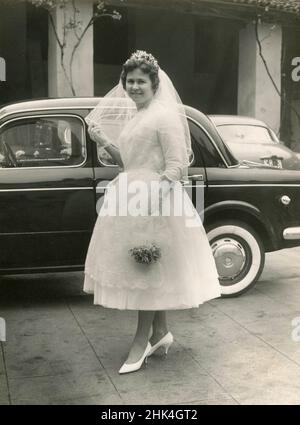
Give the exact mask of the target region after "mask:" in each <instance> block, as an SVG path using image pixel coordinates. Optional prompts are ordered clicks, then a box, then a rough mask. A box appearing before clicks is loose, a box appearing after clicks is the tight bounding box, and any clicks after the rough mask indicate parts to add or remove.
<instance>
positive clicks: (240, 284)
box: [207, 220, 265, 297]
mask: <svg viewBox="0 0 300 425" xmlns="http://www.w3.org/2000/svg"><path fill="white" fill-rule="evenodd" d="M207 237H208V240H209V243H210V246H211V248H212V251H213V255H214V259H215V262H216V266H217V270H218V273H219V280H220V284H221V285H222V290H221V293H222V296H225V297H226V296H227V297H230V296H231V297H232V296H237V295H240V294H242V293H243V292H246V291H247V290H248V289H250V288H251V287H252V286H253V285H254V284H255V282H256V281H257V279H258V278H259V276H260V275H261V272H262V270H263V267H264V264H265V251H264V246H263V243H262V241H261V238H260V237H259V235H258V234H257V233H256V232H255V230H254V229H252V227H250V226H249V225H248V224H246V223H243V222H239V221H235V220H230V221H229V220H226V221H225V220H224V221H220V222H216V223H213V224H211V225H209V226H208V228H207Z"/></svg>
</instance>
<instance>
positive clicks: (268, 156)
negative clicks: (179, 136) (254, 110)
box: [209, 115, 300, 170]
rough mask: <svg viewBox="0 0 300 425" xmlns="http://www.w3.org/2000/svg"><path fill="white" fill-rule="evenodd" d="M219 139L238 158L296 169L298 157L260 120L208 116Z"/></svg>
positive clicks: (230, 116) (231, 116)
mask: <svg viewBox="0 0 300 425" xmlns="http://www.w3.org/2000/svg"><path fill="white" fill-rule="evenodd" d="M209 118H210V119H211V120H212V121H213V123H214V124H215V125H216V127H217V130H218V132H219V134H220V136H221V137H222V139H223V141H224V142H225V143H226V144H227V145H228V146H229V148H230V149H231V151H232V152H233V154H234V156H235V157H236V158H237V159H239V160H240V161H244V162H247V161H251V162H258V163H263V164H267V165H270V166H272V167H277V168H285V169H287V170H300V156H299V154H298V153H296V152H293V151H292V150H291V149H289V148H288V147H287V146H285V145H284V143H283V142H281V141H280V140H279V139H278V137H277V136H276V134H275V132H274V131H273V130H272V129H271V128H270V127H269V126H268V125H267V124H266V123H264V122H263V121H260V120H257V119H255V118H250V117H243V116H239V115H209Z"/></svg>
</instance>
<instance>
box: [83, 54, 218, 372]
mask: <svg viewBox="0 0 300 425" xmlns="http://www.w3.org/2000/svg"><path fill="white" fill-rule="evenodd" d="M86 121H87V123H88V124H89V134H90V137H91V138H92V140H94V141H95V142H96V143H98V144H99V145H100V147H101V148H102V149H105V150H106V151H107V152H108V153H109V154H110V155H111V156H112V157H113V159H114V160H115V161H116V163H118V165H120V167H122V169H123V170H122V171H121V172H120V173H119V175H118V176H117V177H116V178H115V179H114V180H112V181H111V182H110V183H109V184H108V186H107V190H106V193H105V196H104V203H103V204H102V206H101V209H100V212H99V216H98V219H97V221H96V224H95V227H94V231H93V234H92V238H91V241H90V245H89V248H88V252H87V257H86V263H85V280H84V288H83V289H84V291H85V292H87V293H93V294H94V304H98V305H102V306H104V307H108V308H117V309H120V310H128V309H129V310H137V311H138V322H137V329H136V334H135V337H134V339H133V343H132V346H131V349H130V351H129V354H128V357H127V359H126V361H125V363H124V364H123V366H122V367H121V369H120V370H119V373H128V372H133V371H136V370H138V369H140V367H141V366H142V364H143V363H144V361H145V362H146V361H147V358H148V357H149V356H151V355H152V354H153V353H154V352H155V351H156V350H157V349H158V348H160V347H163V348H164V351H165V354H167V352H168V349H169V347H170V345H171V344H172V342H173V335H172V333H171V332H170V331H168V326H167V320H166V310H178V309H188V308H193V307H198V306H199V305H200V304H202V303H204V302H205V301H208V300H210V299H213V298H216V297H219V296H220V294H221V292H220V285H219V280H218V274H217V270H216V266H215V262H214V258H213V255H212V251H211V248H210V245H209V242H208V239H207V236H206V233H205V230H204V228H203V225H202V221H201V219H200V217H199V215H198V213H197V211H196V209H195V208H194V207H193V204H192V202H191V200H190V198H189V196H188V194H187V193H186V192H185V190H184V188H183V186H182V184H181V183H180V182H181V181H182V180H184V179H187V175H188V165H189V155H190V153H191V139H190V133H189V128H188V122H187V118H186V116H185V112H184V107H183V105H182V102H181V101H180V98H179V96H178V94H177V92H176V90H175V88H174V86H173V84H172V82H171V80H170V79H169V77H168V76H167V74H166V73H165V72H164V71H163V70H162V69H161V68H160V67H159V65H158V63H157V61H156V59H155V58H154V57H153V56H152V55H151V54H149V53H147V52H144V51H141V50H137V51H136V52H134V53H133V54H132V55H131V57H130V58H129V59H128V60H127V61H126V62H125V63H124V64H123V68H122V72H121V77H120V81H119V84H118V85H117V86H116V87H115V88H113V89H112V90H111V91H110V92H109V93H108V94H107V95H106V96H105V97H104V98H103V99H102V100H101V101H100V102H99V105H97V107H96V108H95V109H94V110H93V111H92V112H91V113H90V114H89V115H88V116H87V118H86ZM179 205H180V207H181V208H178V206H179ZM178 211H179V213H178Z"/></svg>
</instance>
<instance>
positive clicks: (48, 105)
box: [0, 96, 207, 120]
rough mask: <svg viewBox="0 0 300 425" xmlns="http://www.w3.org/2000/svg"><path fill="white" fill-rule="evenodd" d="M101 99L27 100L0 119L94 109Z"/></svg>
mask: <svg viewBox="0 0 300 425" xmlns="http://www.w3.org/2000/svg"><path fill="white" fill-rule="evenodd" d="M100 100H101V97H100V96H99V97H92V96H91V97H64V98H43V99H35V100H26V101H19V102H13V103H10V104H7V105H4V106H3V107H2V108H0V119H1V118H3V117H4V116H7V115H11V114H18V113H21V112H30V111H40V110H43V109H45V110H48V109H93V108H94V107H95V106H96V105H97V104H98V102H99V101H100ZM184 107H185V110H186V112H187V113H188V115H189V116H191V118H196V117H197V118H198V119H199V117H200V116H201V117H202V119H204V120H207V116H206V115H205V114H203V113H202V112H200V111H199V110H197V109H195V108H193V107H191V106H187V105H184Z"/></svg>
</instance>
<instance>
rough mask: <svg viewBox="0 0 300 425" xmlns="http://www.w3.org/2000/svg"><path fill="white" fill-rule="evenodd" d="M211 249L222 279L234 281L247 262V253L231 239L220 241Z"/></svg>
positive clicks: (214, 243)
mask: <svg viewBox="0 0 300 425" xmlns="http://www.w3.org/2000/svg"><path fill="white" fill-rule="evenodd" d="M211 248H212V251H213V255H214V258H215V262H216V266H217V270H218V273H219V277H220V278H221V279H234V278H235V277H236V276H237V275H239V274H240V273H241V271H242V270H243V267H244V265H245V262H246V252H245V250H244V248H243V246H242V245H241V244H240V243H239V242H238V241H236V240H235V239H232V238H230V237H226V238H222V239H218V240H217V241H215V242H213V244H212V245H211Z"/></svg>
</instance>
